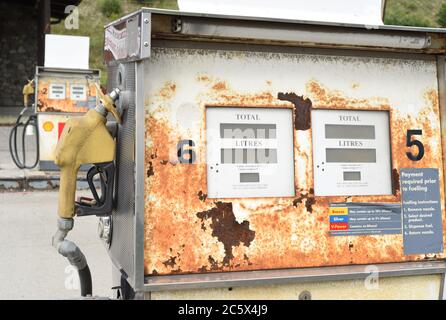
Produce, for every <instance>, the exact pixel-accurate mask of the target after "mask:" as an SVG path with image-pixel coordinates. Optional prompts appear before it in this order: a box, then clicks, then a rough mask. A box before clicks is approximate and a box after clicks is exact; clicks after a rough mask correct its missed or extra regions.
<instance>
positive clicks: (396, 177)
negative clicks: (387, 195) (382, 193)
mask: <svg viewBox="0 0 446 320" xmlns="http://www.w3.org/2000/svg"><path fill="white" fill-rule="evenodd" d="M392 187H393V192H394V193H395V194H397V193H398V192H399V191H400V174H399V172H398V169H392Z"/></svg>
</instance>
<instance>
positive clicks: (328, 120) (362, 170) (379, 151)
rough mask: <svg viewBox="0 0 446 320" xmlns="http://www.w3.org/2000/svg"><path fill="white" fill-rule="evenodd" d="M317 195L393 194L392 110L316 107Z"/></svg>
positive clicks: (314, 150) (314, 155) (313, 132)
mask: <svg viewBox="0 0 446 320" xmlns="http://www.w3.org/2000/svg"><path fill="white" fill-rule="evenodd" d="M311 116H312V124H313V128H312V129H313V130H312V138H313V157H314V191H315V195H316V196H352V195H389V194H392V182H391V159H390V155H391V153H390V134H389V113H388V112H387V111H353V110H313V111H312V114H311Z"/></svg>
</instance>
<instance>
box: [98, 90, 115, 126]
mask: <svg viewBox="0 0 446 320" xmlns="http://www.w3.org/2000/svg"><path fill="white" fill-rule="evenodd" d="M95 86H96V91H97V93H98V96H99V101H100V104H101V105H102V106H103V107H104V109H105V110H107V111H108V112H111V114H112V115H113V117H114V118H115V119H116V122H117V123H121V117H120V116H119V113H118V111H117V110H116V107H115V100H116V99H117V97H118V96H119V92H120V90H119V89H118V88H116V89H114V90H113V91H112V92H111V93H110V94H108V95H107V94H104V93H103V92H102V90H101V87H100V86H99V85H98V84H97V83H95Z"/></svg>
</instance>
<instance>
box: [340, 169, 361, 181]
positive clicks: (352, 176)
mask: <svg viewBox="0 0 446 320" xmlns="http://www.w3.org/2000/svg"><path fill="white" fill-rule="evenodd" d="M344 181H361V172H360V171H344Z"/></svg>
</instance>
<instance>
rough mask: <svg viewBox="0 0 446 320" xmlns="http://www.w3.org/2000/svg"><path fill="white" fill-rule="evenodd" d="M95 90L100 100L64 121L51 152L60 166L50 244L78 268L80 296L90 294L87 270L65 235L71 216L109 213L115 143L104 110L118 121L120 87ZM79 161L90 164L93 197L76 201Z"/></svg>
mask: <svg viewBox="0 0 446 320" xmlns="http://www.w3.org/2000/svg"><path fill="white" fill-rule="evenodd" d="M97 91H98V95H99V97H100V103H99V104H98V105H97V106H96V108H95V109H91V110H89V111H88V112H87V114H85V115H84V116H82V117H77V118H71V119H69V120H68V121H67V123H66V125H65V127H64V130H63V131H62V135H61V137H60V140H59V143H58V144H57V147H56V152H55V163H56V164H57V165H58V166H59V167H60V170H61V176H60V191H59V208H58V214H59V219H58V231H57V232H56V234H55V236H54V237H53V246H54V247H55V248H56V249H57V251H58V252H59V253H60V254H61V255H63V256H64V257H66V258H68V260H69V261H70V263H71V264H72V265H73V266H74V267H76V268H77V269H78V272H79V278H80V283H81V295H82V296H87V295H91V293H92V284H91V274H90V270H89V268H88V264H87V260H86V258H85V256H84V255H83V253H82V252H81V251H80V249H79V248H78V247H77V246H76V244H75V243H73V242H71V241H69V240H66V239H65V237H66V236H67V234H68V232H69V231H70V230H71V229H72V228H73V226H74V220H73V217H74V216H75V215H79V216H82V215H93V214H94V215H98V216H102V215H107V214H110V213H111V207H112V200H113V199H112V192H113V182H114V163H113V161H114V158H115V149H116V146H115V141H114V138H113V137H112V135H111V134H110V133H109V131H108V129H107V127H106V122H107V119H106V117H107V114H108V112H111V113H112V115H113V116H114V118H115V119H116V121H117V122H118V123H120V117H119V114H118V112H117V111H116V109H115V107H114V101H116V100H117V99H118V97H119V93H120V90H119V89H114V90H113V91H112V92H111V93H110V94H109V95H104V94H103V93H102V92H101V90H100V88H99V86H98V85H97ZM83 164H92V165H93V167H92V168H91V169H90V170H89V172H88V174H87V179H88V183H89V186H90V188H91V191H92V193H93V197H94V199H87V198H80V199H79V201H78V202H76V201H75V193H76V178H77V173H78V171H79V168H80V166H81V165H83ZM97 174H99V175H100V178H101V193H102V194H101V196H100V197H99V196H98V194H97V192H96V190H95V187H94V184H93V178H94V176H96V175H97Z"/></svg>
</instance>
